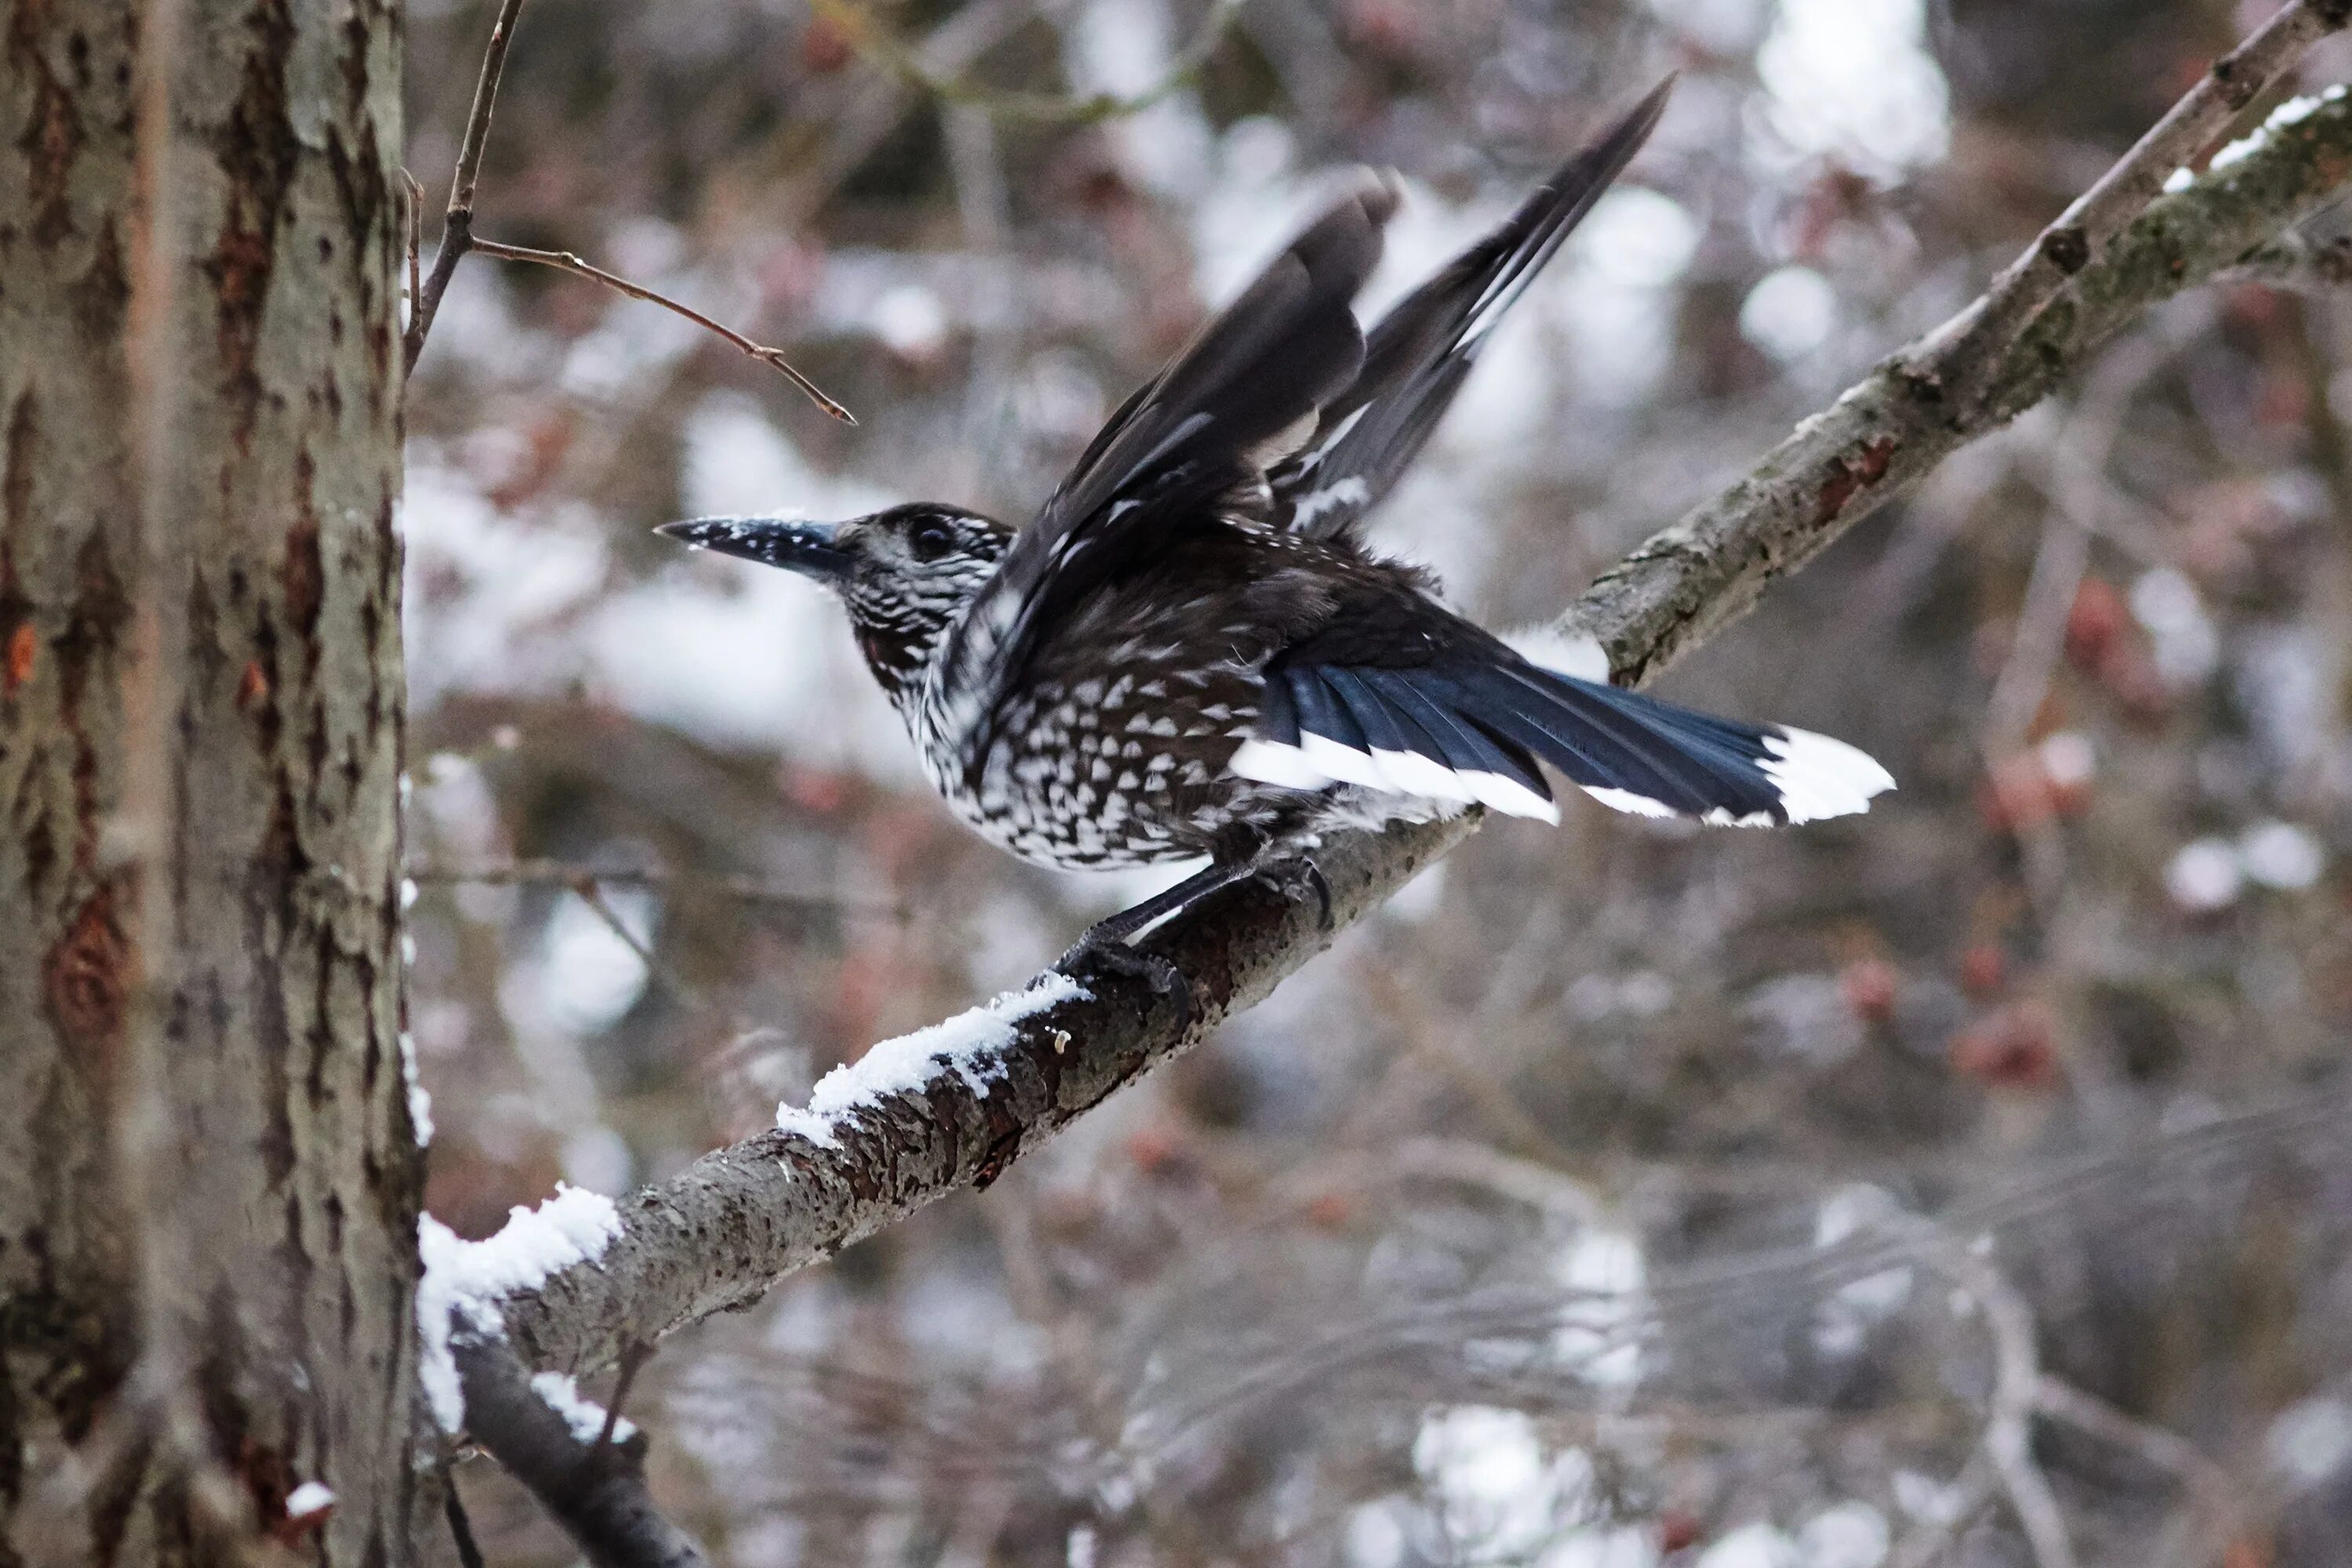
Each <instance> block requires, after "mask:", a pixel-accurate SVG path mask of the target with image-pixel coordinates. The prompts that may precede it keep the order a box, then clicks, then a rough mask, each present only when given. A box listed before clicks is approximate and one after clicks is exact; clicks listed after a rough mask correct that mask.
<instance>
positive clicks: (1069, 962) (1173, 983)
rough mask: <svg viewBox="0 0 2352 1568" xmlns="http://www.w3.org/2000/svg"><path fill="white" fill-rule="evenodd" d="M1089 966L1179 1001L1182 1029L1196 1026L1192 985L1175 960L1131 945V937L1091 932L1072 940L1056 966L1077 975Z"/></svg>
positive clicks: (1176, 1002) (1178, 1024)
mask: <svg viewBox="0 0 2352 1568" xmlns="http://www.w3.org/2000/svg"><path fill="white" fill-rule="evenodd" d="M1089 966H1091V967H1093V968H1096V969H1106V970H1108V971H1109V972H1110V973H1113V974H1118V975H1123V976H1125V977H1126V978H1127V979H1129V980H1140V981H1142V982H1144V983H1145V984H1148V985H1150V987H1151V989H1152V991H1153V993H1154V994H1158V995H1161V996H1165V997H1167V998H1169V999H1170V1000H1171V1001H1172V1002H1174V1003H1175V1004H1176V1013H1177V1027H1178V1028H1179V1029H1186V1028H1190V1027H1191V1026H1192V982H1190V981H1188V980H1186V979H1185V978H1184V972H1183V971H1182V970H1181V969H1179V968H1177V967H1176V964H1175V962H1174V961H1173V960H1171V959H1167V958H1162V957H1161V956H1160V954H1158V953H1156V952H1143V951H1142V950H1140V949H1139V948H1134V947H1129V945H1128V943H1127V940H1126V939H1125V938H1124V937H1122V936H1119V935H1117V934H1116V933H1111V932H1097V931H1087V933H1086V934H1085V935H1084V936H1081V937H1080V938H1078V940H1077V941H1076V942H1072V943H1071V944H1070V950H1069V951H1068V952H1065V953H1064V954H1062V956H1061V957H1059V958H1057V959H1055V961H1054V967H1055V969H1057V970H1059V971H1060V972H1061V973H1064V974H1068V975H1073V976H1075V975H1076V973H1078V971H1079V970H1081V969H1084V968H1087V967H1089Z"/></svg>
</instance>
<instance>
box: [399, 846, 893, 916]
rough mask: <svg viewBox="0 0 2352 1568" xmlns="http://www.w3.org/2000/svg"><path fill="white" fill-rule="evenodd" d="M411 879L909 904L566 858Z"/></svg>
mask: <svg viewBox="0 0 2352 1568" xmlns="http://www.w3.org/2000/svg"><path fill="white" fill-rule="evenodd" d="M406 875H407V876H408V879H410V880H411V881H414V882H419V883H426V884H434V885H443V886H446V885H454V884H465V885H469V886H473V887H482V888H576V887H577V886H578V885H579V884H581V883H583V882H587V883H591V884H597V885H602V886H604V887H607V888H651V889H656V890H661V891H671V890H677V889H693V890H697V891H709V892H714V893H719V894H720V895H722V896H724V897H727V898H730V899H735V900H740V901H741V902H744V903H747V904H766V905H770V906H772V907H774V908H776V909H780V910H793V911H794V912H796V913H800V914H804V915H812V916H814V915H866V916H871V917H873V918H875V919H877V920H904V919H906V918H907V908H906V906H905V905H903V904H897V903H887V904H886V903H866V902H859V901H856V900H848V899H835V898H827V897H824V895H822V894H817V893H803V892H798V891H795V890H793V889H788V888H783V887H780V886H778V885H777V884H775V883H773V882H767V881H762V880H761V879H758V878H756V877H738V876H719V875H705V874H704V873H701V872H698V871H673V870H666V869H663V868H658V867H646V866H612V867H603V866H578V865H574V864H572V862H570V861H568V860H508V861H501V862H499V863H497V864H493V865H482V866H433V865H422V866H419V865H412V866H410V867H409V868H408V869H407V873H406Z"/></svg>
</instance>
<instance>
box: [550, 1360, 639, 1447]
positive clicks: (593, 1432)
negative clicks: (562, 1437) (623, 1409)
mask: <svg viewBox="0 0 2352 1568" xmlns="http://www.w3.org/2000/svg"><path fill="white" fill-rule="evenodd" d="M530 1391H531V1392H532V1393H533V1394H537V1395H539V1398H540V1402H541V1404H543V1405H546V1406H547V1407H548V1408H549V1409H551V1410H552V1411H554V1412H555V1413H556V1414H557V1415H561V1416H562V1417H563V1424H564V1425H565V1426H569V1427H571V1428H572V1441H573V1442H575V1443H593V1442H594V1441H596V1439H597V1438H599V1437H601V1436H604V1419H605V1415H606V1411H605V1409H604V1406H603V1405H599V1404H597V1403H596V1402H595V1401H594V1400H593V1399H590V1398H587V1397H586V1396H585V1395H583V1394H581V1392H580V1384H578V1383H576V1382H574V1381H573V1380H572V1374H571V1373H568V1372H542V1373H536V1374H534V1375H533V1376H532V1378H531V1380H530ZM636 1433H637V1424H636V1423H635V1422H634V1421H631V1420H629V1419H627V1418H626V1417H623V1418H622V1419H621V1420H618V1421H615V1422H614V1423H613V1441H614V1442H615V1443H625V1442H627V1441H628V1440H629V1439H630V1438H631V1437H634V1436H636Z"/></svg>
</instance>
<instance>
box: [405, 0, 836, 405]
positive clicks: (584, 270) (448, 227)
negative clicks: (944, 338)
mask: <svg viewBox="0 0 2352 1568" xmlns="http://www.w3.org/2000/svg"><path fill="white" fill-rule="evenodd" d="M521 10H522V0H499V17H498V20H497V21H496V22H495V23H493V24H492V25H491V27H490V47H489V48H488V50H487V51H486V52H485V53H484V54H483V56H482V76H481V79H480V80H479V81H478V82H477V83H476V84H475V87H474V109H473V112H472V113H471V114H469V115H468V116H467V119H466V139H465V141H464V142H461V143H459V145H458V148H457V174H456V176H455V177H454V178H453V179H452V181H451V182H450V186H449V210H448V213H447V215H446V216H445V217H444V218H443V219H442V224H441V245H440V247H439V248H438V249H436V251H434V253H433V272H432V275H431V276H430V277H428V278H426V279H425V281H424V283H423V284H422V286H421V287H420V286H419V285H418V284H417V282H416V240H415V227H414V223H413V219H412V227H411V237H410V240H409V295H408V301H409V302H408V328H407V331H405V332H404V333H403V334H402V340H401V341H402V348H403V352H404V353H405V354H406V356H407V363H408V368H409V369H410V370H411V371H414V370H415V368H416V356H417V355H418V354H420V353H424V352H425V334H426V333H427V332H430V331H432V330H433V319H434V318H435V317H436V315H438V314H439V313H440V310H441V297H442V296H443V295H445V294H446V293H447V292H448V291H449V280H450V279H452V278H454V277H456V276H457V263H458V262H460V261H462V260H464V259H465V258H466V256H467V253H468V252H469V251H479V252H481V253H482V254H483V255H484V256H495V257H498V258H500V259H501V260H506V261H531V262H537V263H538V264H539V265H541V266H542V267H554V268H561V269H562V270H563V271H566V272H572V273H576V274H578V275H579V276H581V277H583V278H591V279H595V280H596V281H597V282H599V283H602V284H603V285H604V287H606V288H607V289H618V290H619V291H620V292H622V293H624V294H626V295H627V296H628V297H629V298H631V299H632V300H645V301H646V302H647V303H649V304H655V305H659V306H661V307H662V308H663V309H664V310H675V311H676V312H677V314H679V315H681V316H683V317H685V318H686V319H687V320H688V321H692V322H693V323H694V324H695V325H697V326H698V327H701V328H704V329H705V330H707V331H712V332H716V333H718V334H719V336H720V337H722V338H725V339H726V340H727V341H728V342H730V343H732V344H734V345H735V346H736V347H737V348H739V349H740V350H742V351H743V352H744V353H747V354H749V355H751V357H752V358H753V359H755V360H758V361H759V362H760V363H762V364H764V365H766V366H767V367H768V368H769V369H771V370H773V371H775V372H777V373H778V374H781V375H782V376H783V378H784V379H785V380H786V381H789V382H791V383H792V384H793V385H794V386H796V387H798V388H800V389H801V391H802V392H803V394H805V395H807V397H808V399H809V401H810V402H812V403H814V404H815V405H817V406H818V407H819V408H821V409H823V410H824V412H825V413H827V414H829V415H831V416H833V417H834V418H835V419H838V420H840V421H841V422H842V423H843V424H845V425H855V424H856V423H857V421H856V418H854V417H852V416H851V415H850V412H849V410H848V409H846V408H844V407H843V406H842V405H840V404H838V403H836V402H835V401H834V400H833V399H832V398H831V397H828V396H826V395H825V394H824V391H823V390H822V389H821V388H819V387H818V385H817V384H816V383H814V382H813V381H811V380H810V379H809V378H808V377H807V376H805V375H803V374H801V373H800V372H799V371H798V370H796V369H794V368H793V365H792V364H791V363H789V362H788V361H786V360H785V358H784V353H783V351H782V349H774V348H770V347H768V346H767V345H766V344H765V343H756V342H752V341H751V339H750V338H747V337H745V336H744V335H743V334H742V333H740V332H739V331H735V330H734V329H733V328H731V327H726V326H722V325H720V324H719V322H717V321H712V320H711V319H710V318H709V316H706V315H704V314H703V313H702V312H701V311H699V310H694V309H692V308H691V307H689V306H686V305H681V304H679V303H678V302H677V300H673V299H670V298H669V297H668V296H667V295H665V294H659V293H656V292H655V291H654V290H653V289H648V288H646V287H645V286H644V285H643V284H640V283H632V282H630V281H629V280H628V279H625V278H621V277H616V276H615V275H614V274H613V273H610V272H607V271H605V270H604V268H599V267H591V266H590V265H589V264H588V263H586V262H585V261H583V260H581V259H580V258H578V257H577V256H574V255H572V253H571V252H570V251H568V250H530V249H526V248H525V247H521V246H519V245H500V244H499V243H498V242H497V241H495V240H488V239H477V238H476V237H474V193H475V191H476V189H477V188H478V185H479V184H480V181H481V176H482V152H483V149H484V148H485V147H486V146H488V142H489V136H490V114H491V111H492V110H494V109H496V107H497V106H498V98H499V77H500V76H501V75H503V74H504V73H505V70H506V65H507V47H508V45H509V44H510V43H512V42H513V40H514V25H515V17H516V15H517V14H518V13H519V12H520V11H521ZM409 184H410V186H411V187H412V189H413V188H414V187H415V180H413V179H412V180H411V181H410V182H409ZM414 212H415V208H414V207H413V206H412V208H411V213H412V215H413V214H414Z"/></svg>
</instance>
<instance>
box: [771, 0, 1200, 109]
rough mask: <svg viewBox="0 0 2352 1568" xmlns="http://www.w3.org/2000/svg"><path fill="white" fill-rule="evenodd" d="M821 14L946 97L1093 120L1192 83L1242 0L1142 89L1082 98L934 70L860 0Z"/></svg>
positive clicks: (915, 82) (824, 3)
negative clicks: (992, 84)
mask: <svg viewBox="0 0 2352 1568" xmlns="http://www.w3.org/2000/svg"><path fill="white" fill-rule="evenodd" d="M811 5H813V7H814V9H815V11H816V13H817V15H819V16H823V17H824V19H825V20H826V21H828V22H830V23H832V24H833V25H834V26H835V27H837V28H839V29H840V30H841V35H842V37H844V38H845V39H847V40H848V43H849V47H851V48H853V49H856V51H857V52H858V53H859V54H861V55H863V56H865V57H866V58H867V59H868V60H870V61H872V62H873V63H874V64H876V65H877V66H880V67H881V68H883V69H885V70H887V71H888V72H890V73H891V74H892V75H894V76H896V77H898V79H900V80H902V81H905V82H907V83H908V85H909V86H912V87H916V88H919V89H922V90H923V91H924V92H927V93H929V94H930V95H931V96H932V97H934V98H936V99H938V100H940V102H942V103H952V104H955V105H958V106H959V107H961V108H965V109H974V110H979V111H980V112H982V114H987V115H991V116H993V117H994V118H996V119H1000V120H1023V121H1053V122H1057V123H1062V124H1070V125H1092V124H1096V123H1098V122H1100V121H1105V120H1117V119H1119V118H1121V117H1123V116H1126V115H1129V114H1139V113H1141V112H1142V111H1143V110H1147V109H1149V108H1150V107H1151V106H1152V105H1153V104H1155V103H1158V102H1160V100H1162V99H1164V98H1166V97H1168V95H1169V94H1171V93H1172V92H1175V91H1177V90H1178V89H1181V88H1183V87H1185V86H1187V85H1189V84H1190V83H1191V82H1192V79H1193V78H1194V77H1195V76H1197V75H1198V74H1199V73H1200V69H1201V68H1202V66H1203V65H1205V64H1206V63H1207V62H1208V58H1209V57H1210V55H1212V54H1213V53H1215V52H1216V47H1217V45H1218V44H1219V43H1220V42H1222V41H1223V38H1224V35H1225V29H1226V28H1227V27H1228V26H1231V25H1232V23H1233V19H1234V15H1235V13H1237V12H1239V11H1240V10H1241V8H1242V5H1243V0H1215V3H1214V4H1213V5H1211V6H1210V7H1209V14H1208V16H1206V17H1204V18H1203V19H1202V23H1201V28H1200V31H1199V32H1197V33H1195V34H1193V35H1192V41H1191V42H1190V43H1188V44H1186V45H1185V46H1184V47H1182V48H1181V49H1179V50H1178V51H1177V52H1176V54H1175V56H1174V58H1172V59H1171V60H1170V61H1169V65H1168V68H1167V70H1166V71H1164V72H1162V73H1161V74H1160V78H1159V79H1157V80H1155V81H1154V82H1152V83H1151V84H1150V86H1149V87H1146V88H1144V89H1142V90H1141V91H1139V92H1132V93H1110V92H1098V93H1091V94H1088V95H1087V96H1086V97H1083V98H1076V97H1071V96H1068V95H1066V94H1063V93H1052V92H1014V91H1006V90H1003V89H997V88H990V87H982V86H981V85H979V84H978V83H975V82H971V81H967V80H965V79H962V78H961V77H953V76H949V75H946V74H944V73H943V72H940V71H937V70H934V69H933V68H930V67H929V66H928V65H926V64H924V63H923V58H922V56H921V55H920V54H919V53H918V52H917V51H916V50H915V49H914V48H912V47H909V46H908V44H907V43H906V41H905V40H904V39H902V38H899V37H897V36H896V35H894V34H893V33H891V32H890V30H889V29H888V28H887V27H884V26H880V25H878V24H877V23H876V22H875V21H874V19H873V18H872V17H871V16H868V15H867V14H866V10H865V8H864V7H863V6H861V5H856V4H855V0H811Z"/></svg>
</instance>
